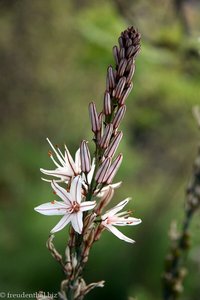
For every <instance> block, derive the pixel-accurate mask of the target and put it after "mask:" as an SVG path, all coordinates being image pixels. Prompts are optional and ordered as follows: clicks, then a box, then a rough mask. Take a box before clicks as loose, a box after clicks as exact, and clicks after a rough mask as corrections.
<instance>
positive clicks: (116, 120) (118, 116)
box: [113, 105, 126, 129]
mask: <svg viewBox="0 0 200 300" xmlns="http://www.w3.org/2000/svg"><path fill="white" fill-rule="evenodd" d="M125 112H126V105H122V106H121V107H120V108H119V109H118V111H117V113H116V115H115V117H114V120H113V128H114V129H115V128H118V127H119V124H120V122H121V121H122V119H123V117H124V115H125Z"/></svg>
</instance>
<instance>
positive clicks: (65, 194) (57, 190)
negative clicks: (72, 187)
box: [51, 180, 71, 205]
mask: <svg viewBox="0 0 200 300" xmlns="http://www.w3.org/2000/svg"><path fill="white" fill-rule="evenodd" d="M51 186H52V189H53V190H54V191H55V193H56V195H58V197H60V198H61V199H62V200H63V201H64V202H65V203H66V204H68V205H70V204H71V195H70V193H68V192H67V191H66V190H65V189H64V188H62V187H61V186H59V185H58V184H57V183H56V182H55V181H54V180H53V181H52V182H51Z"/></svg>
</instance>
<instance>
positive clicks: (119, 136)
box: [104, 131, 123, 157]
mask: <svg viewBox="0 0 200 300" xmlns="http://www.w3.org/2000/svg"><path fill="white" fill-rule="evenodd" d="M122 136H123V132H122V131H119V132H117V134H116V135H115V137H114V138H113V140H112V142H111V143H110V145H109V147H108V148H107V149H106V151H105V153H104V156H105V157H113V156H114V155H115V152H116V150H117V148H118V146H119V143H120V141H121V139H122Z"/></svg>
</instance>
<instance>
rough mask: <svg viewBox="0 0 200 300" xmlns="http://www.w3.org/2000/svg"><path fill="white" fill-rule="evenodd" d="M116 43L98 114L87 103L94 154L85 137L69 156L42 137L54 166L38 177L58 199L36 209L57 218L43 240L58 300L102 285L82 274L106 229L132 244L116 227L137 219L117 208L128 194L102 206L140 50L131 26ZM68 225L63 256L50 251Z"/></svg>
mask: <svg viewBox="0 0 200 300" xmlns="http://www.w3.org/2000/svg"><path fill="white" fill-rule="evenodd" d="M118 41H119V46H114V47H113V55H114V59H115V67H112V66H109V67H108V69H107V76H106V90H105V93H104V100H103V109H102V111H101V112H100V113H98V112H97V110H96V106H95V103H94V102H91V103H90V104H89V116H90V120H91V128H92V132H93V142H94V145H95V151H94V155H93V157H91V154H90V151H89V147H88V142H87V141H85V140H83V141H82V142H81V143H80V148H79V149H78V150H77V152H76V154H75V158H73V157H72V156H71V154H70V152H69V150H68V148H67V147H66V146H65V149H64V152H62V151H61V150H60V149H59V148H58V147H57V146H56V147H54V146H53V144H52V143H51V142H50V140H49V139H47V141H48V143H49V145H50V147H51V150H50V151H49V156H50V158H51V159H52V161H53V163H54V164H55V168H54V169H53V170H46V169H41V172H42V173H43V174H44V175H45V177H47V178H43V179H44V180H45V181H47V182H49V183H50V185H51V187H52V189H53V191H54V193H55V195H56V199H57V200H53V201H51V202H49V203H45V204H42V205H40V206H38V207H36V208H35V210H36V211H37V212H39V213H41V214H43V215H47V216H49V215H59V216H61V219H60V220H59V222H58V223H57V224H56V226H55V227H54V228H53V229H52V230H51V235H50V237H49V239H48V241H47V247H48V248H49V250H50V251H51V253H52V255H53V257H54V258H55V259H56V260H57V261H58V262H59V263H60V265H61V267H62V269H63V272H64V274H65V279H64V280H63V281H62V283H61V291H60V293H59V297H60V299H65V300H66V299H67V300H72V299H77V300H81V299H83V298H84V296H85V295H86V294H87V293H88V292H89V291H90V290H92V289H93V288H95V287H103V285H104V281H99V282H96V283H91V284H86V282H85V281H84V279H83V277H82V272H83V269H84V267H85V264H86V263H87V261H88V256H89V253H90V249H91V247H92V245H93V244H94V242H96V241H97V240H99V239H100V237H101V234H102V233H103V232H104V231H105V230H108V231H110V232H111V233H112V234H114V235H115V236H116V237H118V238H119V239H121V240H124V241H126V242H128V243H134V240H133V239H131V238H129V237H127V236H125V235H124V234H123V233H122V232H121V231H120V230H119V229H118V228H117V227H121V226H133V225H137V224H139V223H140V222H141V220H140V219H137V218H134V217H131V216H130V215H131V211H129V210H125V211H122V210H123V209H124V207H125V206H126V205H127V204H128V202H129V201H130V198H126V199H125V200H123V201H121V202H120V203H118V204H117V205H116V206H114V207H113V208H111V209H109V210H107V209H106V207H107V205H108V204H109V203H110V202H111V200H112V198H113V196H114V191H115V189H116V188H118V187H119V186H120V185H121V182H118V183H113V180H114V177H115V175H116V173H117V171H118V169H119V167H120V165H121V163H122V159H123V155H122V154H121V153H120V154H118V155H117V156H116V155H115V154H116V151H117V149H118V146H119V143H120V141H121V139H122V137H123V133H122V131H120V130H119V126H120V123H121V121H122V119H123V117H124V115H125V112H126V105H125V101H126V98H127V97H128V95H129V93H130V92H131V90H132V87H133V84H132V77H133V75H134V71H135V58H136V56H137V54H138V52H139V50H140V34H139V32H138V31H137V30H135V29H134V28H133V27H130V28H128V29H127V30H125V31H124V32H122V33H121V35H120V37H119V40H118ZM49 176H50V177H49ZM49 178H51V179H49ZM67 225H68V228H69V238H68V242H67V247H66V250H65V258H63V257H62V256H61V254H60V253H59V252H58V251H57V250H56V249H55V246H54V244H53V239H54V234H55V233H56V232H58V231H60V230H62V229H64V228H65V227H66V226H67Z"/></svg>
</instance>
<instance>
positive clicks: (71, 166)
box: [40, 138, 81, 182]
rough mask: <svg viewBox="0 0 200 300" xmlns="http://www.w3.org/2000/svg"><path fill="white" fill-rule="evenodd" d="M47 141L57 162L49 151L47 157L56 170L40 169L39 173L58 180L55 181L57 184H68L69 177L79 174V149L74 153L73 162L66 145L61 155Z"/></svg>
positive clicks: (59, 151)
mask: <svg viewBox="0 0 200 300" xmlns="http://www.w3.org/2000/svg"><path fill="white" fill-rule="evenodd" d="M47 141H48V143H49V145H50V146H51V148H52V149H53V152H54V154H55V155H56V157H57V160H58V162H57V161H56V160H55V159H54V156H53V153H52V152H51V151H49V156H50V158H51V159H52V160H53V162H54V164H55V165H56V167H57V168H56V169H55V170H45V169H42V168H41V169H40V171H41V172H42V173H44V174H45V175H49V176H54V177H57V178H59V179H58V180H56V181H57V182H68V181H69V180H70V178H71V177H74V176H77V175H79V174H80V173H81V161H80V149H78V150H77V151H76V154H75V160H73V158H72V156H71V154H70V152H69V150H68V149H67V147H66V145H65V152H64V154H63V153H62V152H61V150H60V149H59V148H57V150H56V148H55V147H54V146H53V145H52V143H51V142H50V140H49V139H48V138H47ZM43 180H45V181H49V182H50V181H51V180H49V179H43Z"/></svg>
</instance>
